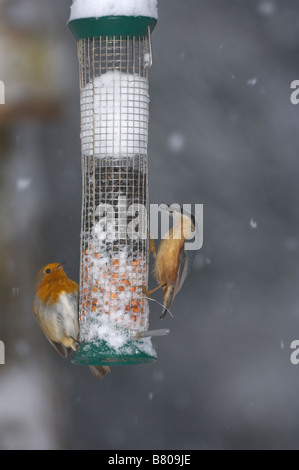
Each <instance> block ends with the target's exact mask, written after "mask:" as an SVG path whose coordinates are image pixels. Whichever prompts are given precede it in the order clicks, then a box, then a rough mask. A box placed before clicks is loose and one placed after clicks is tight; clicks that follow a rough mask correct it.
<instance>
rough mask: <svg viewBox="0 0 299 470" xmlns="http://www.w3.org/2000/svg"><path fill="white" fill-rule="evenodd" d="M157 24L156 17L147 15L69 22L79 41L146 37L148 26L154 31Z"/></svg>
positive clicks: (105, 17)
mask: <svg viewBox="0 0 299 470" xmlns="http://www.w3.org/2000/svg"><path fill="white" fill-rule="evenodd" d="M156 24H157V20H156V19H155V18H149V17H147V16H103V17H100V18H80V19H77V20H71V21H69V23H68V25H69V27H70V29H71V31H72V33H73V34H74V36H75V38H76V39H77V41H79V40H80V39H87V38H89V39H90V38H94V37H103V36H105V37H107V36H110V37H111V36H124V37H128V36H129V37H134V36H135V37H136V36H137V37H145V36H147V35H148V28H150V31H153V29H154V27H155V26H156Z"/></svg>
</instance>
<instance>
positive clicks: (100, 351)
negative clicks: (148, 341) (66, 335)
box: [72, 339, 157, 366]
mask: <svg viewBox="0 0 299 470" xmlns="http://www.w3.org/2000/svg"><path fill="white" fill-rule="evenodd" d="M143 346H144V343H143V340H142V339H140V340H135V339H133V340H129V341H127V343H126V344H124V345H123V346H122V347H121V348H119V349H118V350H117V351H116V350H115V349H113V348H111V347H110V346H109V344H108V343H107V342H106V341H105V340H98V341H91V342H88V343H81V344H80V346H79V349H78V350H77V351H76V353H75V354H74V356H73V359H72V363H73V364H77V365H83V366H118V365H123V366H125V365H130V364H148V363H150V362H154V361H155V360H156V359H157V356H156V355H155V352H154V350H153V351H152V352H146V349H145V348H144V347H143Z"/></svg>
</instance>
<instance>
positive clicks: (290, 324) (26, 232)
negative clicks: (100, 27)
mask: <svg viewBox="0 0 299 470" xmlns="http://www.w3.org/2000/svg"><path fill="white" fill-rule="evenodd" d="M70 3H71V2H70V1H63V2H62V1H61V0H51V2H50V1H47V0H22V2H21V1H17V0H10V1H9V2H8V3H7V6H6V8H7V15H8V17H9V18H10V20H11V23H12V24H14V25H17V26H21V27H24V28H27V29H28V31H29V30H31V31H32V29H34V28H35V29H36V31H39V32H41V31H42V34H44V35H47V37H48V38H49V40H50V41H51V38H52V39H53V44H54V40H55V44H56V51H57V42H58V43H59V48H58V50H59V54H60V55H59V61H58V58H57V70H58V69H59V70H60V72H59V73H58V71H57V84H58V88H59V87H60V85H61V97H60V100H61V105H62V108H63V111H62V113H61V115H60V116H59V118H57V119H54V120H50V121H48V120H41V119H27V120H26V119H25V120H24V119H23V120H15V122H12V123H10V124H9V125H7V126H5V125H3V123H2V124H1V129H0V130H1V137H0V145H1V158H0V165H1V177H0V178H1V179H0V183H1V186H0V196H1V197H0V215H1V232H0V233H1V239H0V258H1V266H0V276H1V288H0V291H1V315H0V339H1V340H3V341H4V342H5V344H6V365H5V366H0V448H2V449H21V448H25V449H29V448H30V449H39V448H47V449H61V448H68V449H109V450H115V449H176V450H178V449H182V450H184V449H261V448H266V449H278V448H284V449H285V448H294V449H297V448H299V420H298V414H299V394H298V390H299V366H298V367H296V366H293V365H292V364H291V362H290V354H291V350H290V344H291V342H292V341H293V340H295V339H299V293H298V283H299V270H298V250H299V245H298V242H299V238H298V224H299V215H298V214H299V191H298V173H299V165H298V150H299V136H298V119H299V107H296V106H293V105H292V104H291V102H290V94H291V90H290V84H291V82H292V81H293V80H295V79H299V69H298V48H299V23H298V15H299V7H298V2H296V1H295V0H294V1H293V0H283V1H282V0H273V1H272V0H252V1H250V2H249V1H245V0H221V1H220V0H200V1H199V0H160V1H159V23H158V26H157V28H156V30H155V32H154V34H153V53H154V64H153V67H152V69H151V70H150V93H151V103H150V111H151V116H150V143H149V167H150V199H151V202H152V203H160V202H162V201H166V202H169V203H171V202H179V203H203V204H204V246H203V248H202V250H201V251H200V252H199V254H198V256H197V259H196V262H195V265H194V269H193V272H192V275H191V276H190V278H189V279H188V281H187V283H186V284H185V286H184V288H183V290H182V291H181V292H180V294H179V296H178V297H177V299H176V301H175V303H174V305H173V309H172V311H173V315H174V318H171V317H169V316H167V317H166V319H165V320H164V322H163V327H167V328H170V329H171V334H170V335H169V336H168V337H165V338H157V339H156V340H155V341H154V343H155V345H156V349H157V353H158V361H157V362H156V363H154V364H151V365H144V366H128V367H115V368H113V370H112V373H111V374H110V375H109V376H108V377H107V378H105V380H103V381H102V382H96V381H95V380H94V379H93V377H92V376H91V374H89V371H88V370H87V369H85V368H83V367H78V366H74V365H71V364H70V363H69V362H67V361H63V360H62V359H60V357H59V356H58V355H56V353H55V351H54V350H53V349H52V348H51V347H50V346H49V344H48V343H47V341H46V340H45V339H44V337H43V335H42V333H41V331H40V330H39V327H38V325H37V323H36V321H35V319H34V316H33V313H32V296H33V282H34V276H35V273H36V271H37V270H38V269H39V268H40V267H41V266H42V265H44V264H46V263H48V262H53V261H61V260H62V259H67V260H68V264H67V272H68V274H69V275H70V277H72V278H73V279H75V280H78V276H79V231H80V210H81V208H80V204H81V174H80V171H81V169H80V140H79V126H80V116H79V85H78V69H77V58H76V44H75V40H74V38H73V37H72V35H71V33H70V32H69V30H68V28H67V26H66V21H67V18H68V14H69V6H70ZM58 62H59V64H58ZM2 73H3V74H4V73H5V71H4V70H3V71H0V78H2V76H1V75H2ZM20 178H21V179H22V178H23V179H24V178H27V179H29V180H30V184H29V186H28V187H27V188H25V189H22V190H20V188H19V190H18V184H17V181H18V180H19V179H20ZM254 227H255V228H254ZM157 298H158V299H159V300H161V297H159V295H158V296H157ZM159 314H160V308H159V307H157V306H156V305H155V304H154V303H152V305H151V327H153V328H156V327H161V323H160V321H159Z"/></svg>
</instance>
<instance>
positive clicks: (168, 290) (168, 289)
mask: <svg viewBox="0 0 299 470" xmlns="http://www.w3.org/2000/svg"><path fill="white" fill-rule="evenodd" d="M172 297H173V287H172V286H165V287H164V288H163V302H164V310H163V312H162V314H161V317H160V320H163V318H164V317H165V315H166V313H167V312H169V307H170V306H171V304H172Z"/></svg>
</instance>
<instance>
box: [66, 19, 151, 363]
mask: <svg viewBox="0 0 299 470" xmlns="http://www.w3.org/2000/svg"><path fill="white" fill-rule="evenodd" d="M155 23H156V20H154V19H151V18H141V17H139V18H133V17H130V18H122V17H110V18H107V17H106V18H93V19H84V20H74V21H71V22H70V23H69V25H70V27H71V29H72V31H73V33H74V34H75V37H76V38H77V41H78V43H77V44H78V59H79V68H80V100H81V148H82V184H83V191H82V193H83V200H82V225H81V271H80V303H79V320H80V347H79V349H78V351H77V352H76V354H75V356H74V358H73V362H74V363H76V364H84V365H85V364H88V365H109V364H110V365H117V364H135V363H146V362H152V361H153V360H155V359H156V353H155V350H154V348H153V345H152V343H151V338H150V333H149V332H148V326H149V306H148V301H147V298H146V297H145V295H144V294H143V287H144V286H145V287H146V286H147V283H148V245H149V243H148V239H149V236H148V235H149V234H148V219H147V213H148V211H147V207H148V170H147V146H148V117H149V109H148V108H149V92H148V68H149V66H150V65H151V57H152V54H151V30H152V29H153V27H154V25H155ZM136 215H137V216H136ZM136 220H137V222H136Z"/></svg>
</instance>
